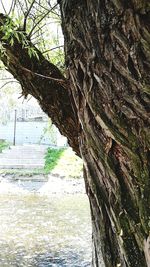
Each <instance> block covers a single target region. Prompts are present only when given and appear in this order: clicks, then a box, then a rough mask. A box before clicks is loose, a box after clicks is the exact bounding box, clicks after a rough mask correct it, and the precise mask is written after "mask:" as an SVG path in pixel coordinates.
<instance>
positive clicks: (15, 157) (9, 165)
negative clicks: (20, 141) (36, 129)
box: [0, 145, 47, 169]
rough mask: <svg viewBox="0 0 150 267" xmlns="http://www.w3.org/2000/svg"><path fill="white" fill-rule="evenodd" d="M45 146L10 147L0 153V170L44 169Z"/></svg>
mask: <svg viewBox="0 0 150 267" xmlns="http://www.w3.org/2000/svg"><path fill="white" fill-rule="evenodd" d="M46 150H47V146H42V145H23V146H11V147H10V148H9V149H5V150H3V152H2V153H0V169H35V168H38V169H39V168H43V167H44V163H45V160H44V156H45V153H46Z"/></svg>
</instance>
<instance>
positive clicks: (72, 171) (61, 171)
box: [0, 148, 83, 178]
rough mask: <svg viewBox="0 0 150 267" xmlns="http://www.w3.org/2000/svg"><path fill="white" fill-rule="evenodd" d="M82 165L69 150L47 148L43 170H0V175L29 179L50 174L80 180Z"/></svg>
mask: <svg viewBox="0 0 150 267" xmlns="http://www.w3.org/2000/svg"><path fill="white" fill-rule="evenodd" d="M82 165H83V164H82V160H81V159H80V158H79V157H77V156H76V155H75V153H74V152H73V151H72V149H71V148H66V149H53V148H48V150H47V153H46V155H45V167H44V168H43V169H42V168H41V169H32V170H30V169H28V170H25V169H10V170H7V169H5V170H4V169H0V174H5V175H15V176H30V177H32V176H34V175H47V174H52V175H55V176H59V177H65V178H80V177H82V176H83V175H82V168H83V166H82Z"/></svg>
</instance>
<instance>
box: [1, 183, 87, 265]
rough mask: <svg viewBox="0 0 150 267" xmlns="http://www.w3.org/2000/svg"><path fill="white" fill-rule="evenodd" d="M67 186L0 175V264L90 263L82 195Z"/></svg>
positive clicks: (74, 188)
mask: <svg viewBox="0 0 150 267" xmlns="http://www.w3.org/2000/svg"><path fill="white" fill-rule="evenodd" d="M61 181H63V180H61ZM68 186H69V185H68V183H67V184H66V185H64V184H61V183H60V181H58V182H54V181H52V178H51V179H50V180H49V181H48V183H44V182H31V181H16V182H11V181H6V180H5V178H3V179H2V180H1V182H0V267H5V266H7V267H10V266H13V267H17V266H18V267H21V266H26V267H30V266H32V267H48V266H52V267H53V266H58V267H65V266H66V267H81V266H84V267H88V266H91V223H90V212H89V203H88V199H87V197H86V195H85V194H84V193H82V192H81V191H82V190H83V187H82V185H81V184H79V186H80V187H81V188H80V189H79V190H77V187H78V186H77V185H75V184H73V183H72V184H71V181H70V187H68ZM69 188H70V189H69ZM79 192H80V193H79ZM70 193H72V194H70Z"/></svg>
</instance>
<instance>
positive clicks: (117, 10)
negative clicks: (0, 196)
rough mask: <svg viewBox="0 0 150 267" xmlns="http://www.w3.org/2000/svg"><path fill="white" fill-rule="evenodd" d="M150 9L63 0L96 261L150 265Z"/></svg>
mask: <svg viewBox="0 0 150 267" xmlns="http://www.w3.org/2000/svg"><path fill="white" fill-rule="evenodd" d="M149 7H150V6H149V4H148V3H147V1H134V0H133V1H127V3H126V1H119V0H118V1H115V0H112V1H107V0H105V1H104V0H103V1H102V0H92V1H88V0H82V1H80V0H78V1H74V0H70V1H67V0H66V1H62V2H61V12H62V26H63V33H64V37H65V56H66V65H67V68H68V70H69V74H70V80H71V82H70V83H71V84H72V94H73V98H74V101H75V104H76V109H77V111H78V118H79V121H80V127H81V130H80V149H81V154H82V158H83V160H84V167H85V181H86V188H87V194H88V196H89V200H90V205H91V214H92V225H93V266H96V267H97V266H101V251H100V250H102V254H103V259H104V262H105V266H107V267H115V266H132V267H135V266H139V267H144V266H150V253H149V249H150V245H149V231H150V178H149V162H148V160H149V158H150V152H149V142H150V139H149V132H148V130H149V123H150V118H149V107H148V104H149V93H150V90H149V89H150V27H149V26H150V17H149V12H148V10H149V9H148V8H149ZM144 254H145V255H144Z"/></svg>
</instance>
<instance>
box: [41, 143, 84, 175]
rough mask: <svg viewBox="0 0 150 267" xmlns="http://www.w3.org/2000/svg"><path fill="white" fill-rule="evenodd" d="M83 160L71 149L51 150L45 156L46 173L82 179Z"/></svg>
mask: <svg viewBox="0 0 150 267" xmlns="http://www.w3.org/2000/svg"><path fill="white" fill-rule="evenodd" d="M82 165H83V164H82V160H81V159H80V158H79V157H78V156H76V155H75V153H74V152H73V151H72V149H71V148H67V149H59V150H57V149H51V148H49V149H48V151H47V154H46V156H45V172H46V173H51V174H53V175H58V176H62V177H66V178H67V177H73V178H80V177H82V168H83V166H82Z"/></svg>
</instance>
